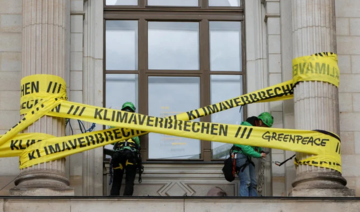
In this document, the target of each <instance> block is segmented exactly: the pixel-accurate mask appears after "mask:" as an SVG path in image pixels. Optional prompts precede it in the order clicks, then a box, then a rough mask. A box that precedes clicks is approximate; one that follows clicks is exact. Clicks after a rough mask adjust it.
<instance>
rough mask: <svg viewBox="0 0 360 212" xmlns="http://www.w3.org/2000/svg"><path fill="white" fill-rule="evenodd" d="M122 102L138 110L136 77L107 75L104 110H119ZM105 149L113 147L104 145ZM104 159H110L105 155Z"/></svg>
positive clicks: (131, 75) (133, 75)
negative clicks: (130, 103)
mask: <svg viewBox="0 0 360 212" xmlns="http://www.w3.org/2000/svg"><path fill="white" fill-rule="evenodd" d="M124 102H132V103H134V105H135V107H136V108H138V75H137V74H107V75H106V102H105V106H106V108H111V109H116V110H121V106H122V104H124ZM107 127H109V126H107ZM105 148H106V149H112V148H113V145H111V144H110V145H106V146H105ZM106 158H110V156H108V155H107V156H106Z"/></svg>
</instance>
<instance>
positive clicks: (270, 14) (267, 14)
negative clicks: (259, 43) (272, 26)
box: [264, 13, 281, 23]
mask: <svg viewBox="0 0 360 212" xmlns="http://www.w3.org/2000/svg"><path fill="white" fill-rule="evenodd" d="M280 17H281V16H280V14H276V13H266V14H265V18H264V22H265V23H267V20H268V18H280Z"/></svg>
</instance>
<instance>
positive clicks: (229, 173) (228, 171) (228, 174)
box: [222, 150, 236, 182]
mask: <svg viewBox="0 0 360 212" xmlns="http://www.w3.org/2000/svg"><path fill="white" fill-rule="evenodd" d="M235 160H236V159H235V157H234V154H233V153H232V152H231V150H230V156H229V158H228V159H226V160H225V161H224V167H223V168H222V172H223V173H224V176H225V179H226V180H227V181H229V182H232V181H234V179H235V173H236V161H235Z"/></svg>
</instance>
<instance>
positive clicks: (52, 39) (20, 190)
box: [10, 0, 74, 196]
mask: <svg viewBox="0 0 360 212" xmlns="http://www.w3.org/2000/svg"><path fill="white" fill-rule="evenodd" d="M68 7H69V0H23V31H22V32H23V34H22V37H23V40H22V77H26V76H29V75H33V74H51V75H57V76H60V77H62V78H63V79H65V74H66V71H67V70H68V69H67V67H66V35H67V33H66V31H67V15H69V14H67V13H68ZM25 132H41V133H47V134H51V135H55V136H57V137H60V136H64V135H65V122H64V119H61V118H52V117H48V116H45V117H42V118H41V119H40V120H38V121H37V122H35V123H34V124H33V125H31V126H29V127H28V128H27V129H26V130H25ZM15 185H16V187H15V188H13V189H11V190H10V192H11V194H12V195H20V196H52V195H54V196H61V195H74V190H73V189H71V188H70V187H69V180H68V179H67V178H66V176H65V159H60V160H55V161H51V162H47V163H42V164H37V165H34V166H32V167H28V168H25V169H23V170H21V171H20V175H19V176H18V177H17V178H16V180H15Z"/></svg>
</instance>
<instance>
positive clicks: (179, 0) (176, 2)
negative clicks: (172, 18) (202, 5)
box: [148, 0, 199, 7]
mask: <svg viewBox="0 0 360 212" xmlns="http://www.w3.org/2000/svg"><path fill="white" fill-rule="evenodd" d="M148 5H149V6H182V7H197V6H199V1H198V0H148Z"/></svg>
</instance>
